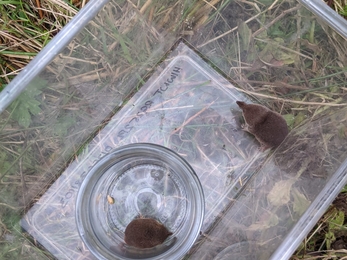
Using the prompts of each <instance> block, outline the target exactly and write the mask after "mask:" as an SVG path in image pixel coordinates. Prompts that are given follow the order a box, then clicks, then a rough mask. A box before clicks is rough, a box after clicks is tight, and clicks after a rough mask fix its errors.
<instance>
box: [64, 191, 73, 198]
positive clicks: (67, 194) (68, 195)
mask: <svg viewBox="0 0 347 260" xmlns="http://www.w3.org/2000/svg"><path fill="white" fill-rule="evenodd" d="M72 195H73V193H72V192H71V191H68V192H67V193H66V194H65V199H71V197H72Z"/></svg>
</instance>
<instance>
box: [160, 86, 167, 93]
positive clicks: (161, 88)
mask: <svg viewBox="0 0 347 260" xmlns="http://www.w3.org/2000/svg"><path fill="white" fill-rule="evenodd" d="M168 88H169V87H166V88H165V89H163V87H160V90H161V91H163V92H164V91H166V90H167V89H168Z"/></svg>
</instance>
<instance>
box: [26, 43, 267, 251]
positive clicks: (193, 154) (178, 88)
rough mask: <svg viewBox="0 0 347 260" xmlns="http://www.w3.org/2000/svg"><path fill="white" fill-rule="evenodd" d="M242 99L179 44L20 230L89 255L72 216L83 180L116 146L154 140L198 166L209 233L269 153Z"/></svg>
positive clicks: (55, 247) (53, 246) (205, 228)
mask: <svg viewBox="0 0 347 260" xmlns="http://www.w3.org/2000/svg"><path fill="white" fill-rule="evenodd" d="M237 100H245V101H247V102H250V100H248V99H247V98H246V97H245V96H244V95H243V94H240V92H238V91H237V90H236V88H235V87H234V86H233V85H231V84H230V83H229V82H228V81H227V80H225V79H224V78H223V77H222V76H220V75H219V74H217V73H216V72H215V71H214V70H213V69H212V68H211V67H210V66H208V65H207V64H206V63H205V62H204V61H203V59H202V58H200V57H199V56H198V55H197V54H196V53H194V52H193V51H192V50H191V49H190V48H189V47H187V46H186V45H185V44H184V43H180V44H179V45H178V46H177V48H176V49H175V50H174V51H173V52H172V53H171V54H170V56H169V57H168V58H167V59H166V60H165V62H163V64H161V65H160V67H158V69H157V70H156V71H155V72H154V74H153V75H152V76H151V78H150V79H149V80H148V81H147V83H146V84H145V85H144V86H143V87H142V88H141V89H140V91H139V92H138V93H136V94H135V96H134V97H133V98H132V99H130V100H129V101H128V103H127V104H126V105H125V106H124V108H123V109H122V110H121V111H119V112H118V113H117V114H116V115H115V116H114V117H113V118H112V119H111V120H110V122H109V123H108V124H107V125H106V126H105V128H104V129H103V130H101V131H100V133H99V134H98V135H97V136H96V137H95V138H94V140H93V141H92V142H91V143H90V144H89V145H88V149H86V151H88V153H85V154H82V155H80V156H79V157H78V159H77V160H75V161H74V162H73V163H72V164H71V165H70V166H69V167H68V168H67V169H66V171H65V172H64V173H63V174H62V176H61V177H60V178H59V179H58V180H57V181H56V182H55V183H54V184H53V185H52V187H51V188H50V189H49V190H48V192H47V193H46V194H45V195H44V196H42V198H41V199H40V200H39V202H38V203H36V205H35V206H34V207H33V208H32V209H30V211H29V212H28V214H27V215H26V216H25V218H23V221H22V225H23V227H24V228H25V229H26V230H28V232H29V233H30V234H32V235H34V236H35V237H36V239H37V240H38V241H39V242H40V243H41V244H42V245H44V246H45V247H46V248H49V250H50V251H51V252H52V253H53V254H54V255H55V256H56V257H58V258H71V257H75V258H78V257H81V255H83V257H86V256H88V255H89V256H90V253H89V252H88V250H87V249H86V248H85V247H83V244H82V241H81V239H80V237H79V235H78V232H77V228H76V224H75V222H76V221H75V214H74V211H75V202H76V196H77V193H78V190H79V187H80V185H81V183H82V181H83V179H84V178H85V176H87V174H88V172H89V171H90V169H92V167H93V166H94V165H95V164H97V163H98V161H99V160H100V159H101V158H103V157H104V156H105V155H107V154H110V153H112V152H113V150H114V149H115V148H117V147H121V146H123V145H126V144H130V143H138V142H150V143H155V144H160V145H163V146H166V147H168V148H170V149H172V150H173V151H175V152H177V153H178V154H179V155H180V156H182V157H183V158H184V159H185V160H186V161H187V162H188V163H189V164H190V165H191V166H192V167H193V169H194V171H195V172H196V174H197V176H198V177H199V179H200V182H201V185H202V187H203V192H204V195H205V219H204V222H203V226H202V230H201V231H202V232H208V230H210V229H211V228H212V227H213V226H214V223H215V222H216V221H217V220H218V219H219V218H220V216H221V215H222V213H223V211H225V209H226V208H227V207H229V206H230V203H231V202H232V201H233V200H234V199H235V198H236V197H237V195H239V194H240V191H242V189H243V183H245V182H247V180H248V179H249V178H250V177H251V176H252V174H254V172H255V170H256V169H257V167H258V165H259V163H260V162H261V161H262V159H263V158H264V157H265V155H266V153H260V152H259V151H258V147H259V144H258V143H257V141H256V140H255V139H254V138H253V137H252V136H250V135H249V134H247V133H246V132H244V131H243V130H242V129H241V123H242V121H241V117H242V116H241V111H240V109H238V107H237V104H236V101H237ZM115 199H118V198H115ZM43 219H45V221H43ZM58 227H59V232H57V228H58ZM66 237H70V238H71V239H69V240H66V239H64V238H66ZM79 249H83V250H82V251H81V250H79Z"/></svg>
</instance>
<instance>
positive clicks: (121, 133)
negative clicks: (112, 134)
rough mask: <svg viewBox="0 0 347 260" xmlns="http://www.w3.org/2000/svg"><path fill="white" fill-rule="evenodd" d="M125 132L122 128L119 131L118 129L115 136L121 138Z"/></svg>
mask: <svg viewBox="0 0 347 260" xmlns="http://www.w3.org/2000/svg"><path fill="white" fill-rule="evenodd" d="M125 134H126V132H125V131H124V130H121V131H119V133H118V135H117V136H118V137H120V138H123V137H124V135H125Z"/></svg>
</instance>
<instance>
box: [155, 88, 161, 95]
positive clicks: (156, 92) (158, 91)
mask: <svg viewBox="0 0 347 260" xmlns="http://www.w3.org/2000/svg"><path fill="white" fill-rule="evenodd" d="M158 93H159V94H162V93H161V91H160V90H159V89H157V90H156V91H155V92H154V94H153V96H155V95H156V94H158Z"/></svg>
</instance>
